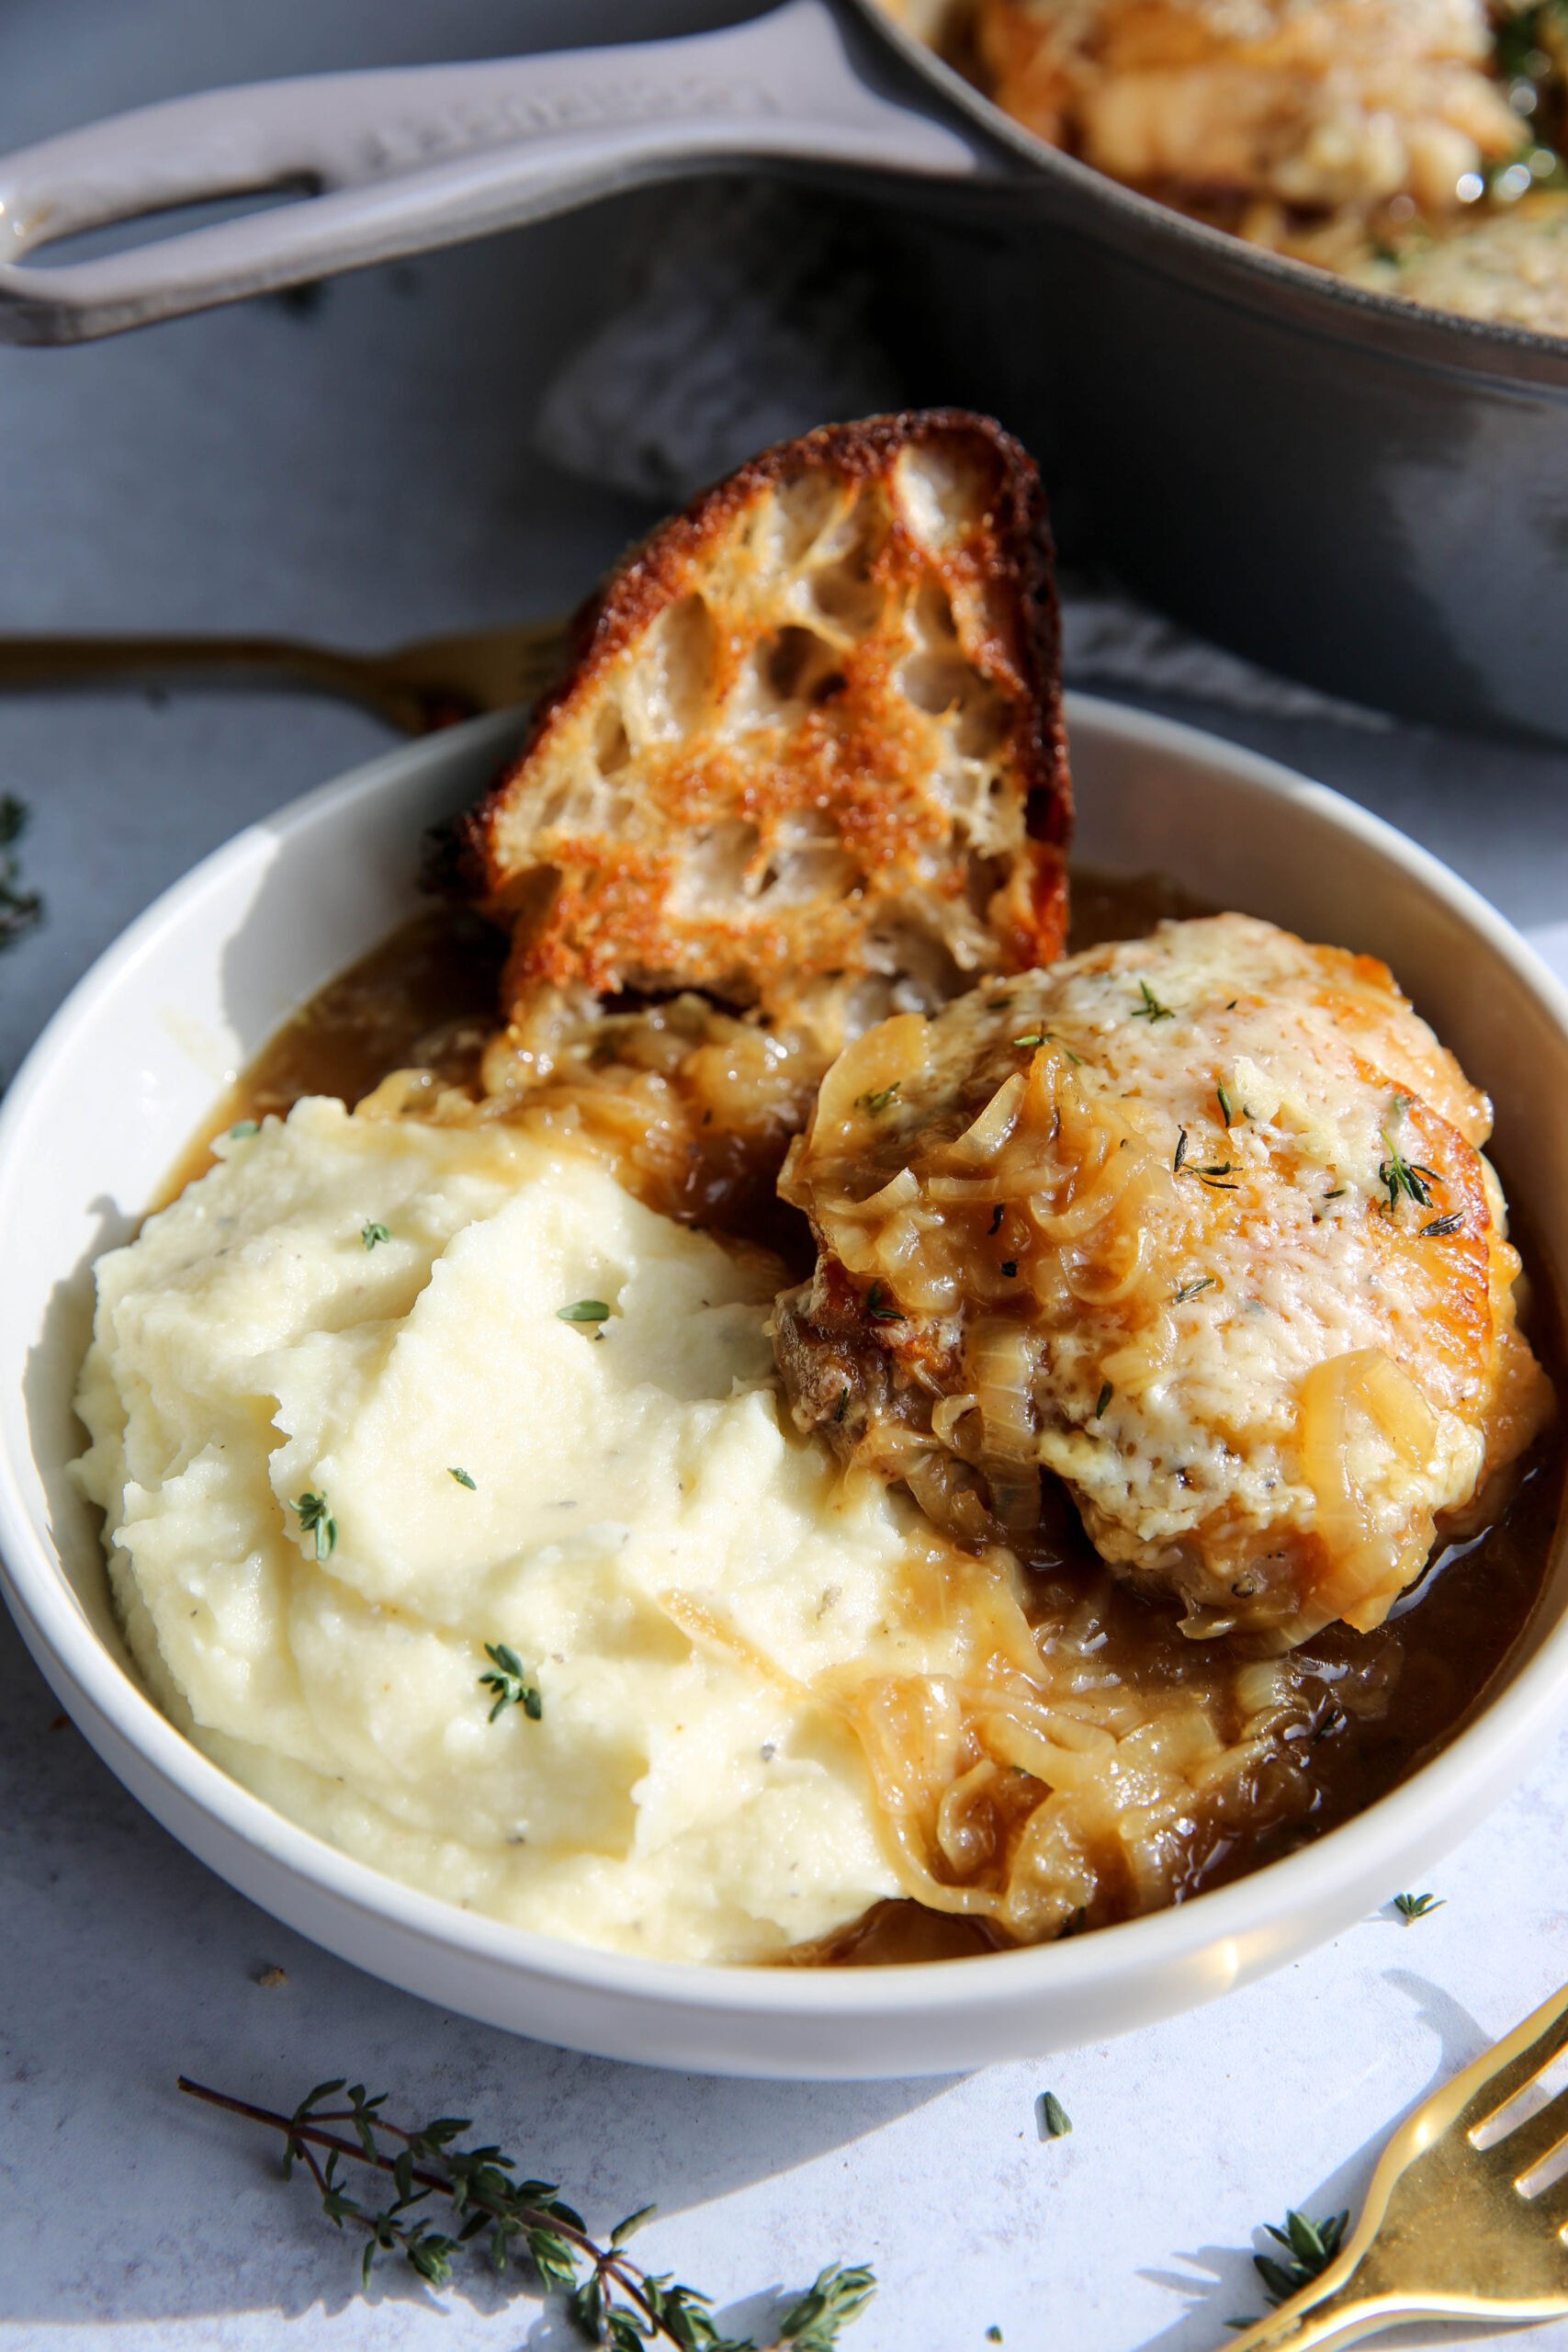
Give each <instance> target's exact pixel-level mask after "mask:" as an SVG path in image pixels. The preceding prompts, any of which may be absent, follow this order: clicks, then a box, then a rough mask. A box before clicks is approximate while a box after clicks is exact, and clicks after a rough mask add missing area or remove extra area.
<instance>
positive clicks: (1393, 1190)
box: [1378, 1127, 1432, 1210]
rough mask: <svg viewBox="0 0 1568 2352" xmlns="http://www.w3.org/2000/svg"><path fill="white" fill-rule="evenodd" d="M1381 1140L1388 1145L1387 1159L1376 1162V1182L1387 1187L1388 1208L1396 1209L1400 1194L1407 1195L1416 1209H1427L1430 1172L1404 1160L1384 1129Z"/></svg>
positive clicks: (1429, 1202)
mask: <svg viewBox="0 0 1568 2352" xmlns="http://www.w3.org/2000/svg"><path fill="white" fill-rule="evenodd" d="M1382 1139H1383V1141H1384V1143H1385V1144H1387V1145H1388V1158H1387V1159H1382V1160H1380V1161H1379V1162H1378V1182H1379V1183H1380V1184H1385V1185H1386V1186H1387V1187H1388V1205H1389V1208H1390V1209H1391V1210H1393V1209H1396V1208H1397V1207H1398V1206H1399V1201H1400V1195H1401V1193H1408V1195H1409V1197H1410V1198H1411V1200H1413V1201H1414V1202H1415V1204H1416V1207H1417V1208H1421V1209H1429V1208H1430V1207H1431V1205H1432V1195H1431V1193H1429V1192H1428V1191H1427V1178H1428V1177H1429V1176H1430V1175H1431V1173H1432V1171H1431V1170H1430V1169H1429V1168H1423V1167H1422V1166H1421V1164H1420V1162H1419V1161H1418V1160H1416V1161H1412V1160H1408V1159H1405V1157H1404V1153H1403V1152H1401V1151H1400V1150H1398V1149H1397V1148H1396V1147H1395V1145H1394V1144H1393V1140H1392V1139H1391V1137H1390V1136H1389V1133H1388V1130H1387V1128H1386V1127H1385V1128H1384V1130H1383V1138H1382Z"/></svg>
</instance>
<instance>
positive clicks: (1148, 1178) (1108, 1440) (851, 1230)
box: [777, 915, 1550, 1642]
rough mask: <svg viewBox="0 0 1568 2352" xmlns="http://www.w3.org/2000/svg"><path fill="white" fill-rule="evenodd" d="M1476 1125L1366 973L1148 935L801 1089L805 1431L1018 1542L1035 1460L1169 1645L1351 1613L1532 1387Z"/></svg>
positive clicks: (978, 997) (1363, 1622)
mask: <svg viewBox="0 0 1568 2352" xmlns="http://www.w3.org/2000/svg"><path fill="white" fill-rule="evenodd" d="M1490 1125H1491V1113H1490V1106H1489V1104H1488V1103H1487V1102H1486V1100H1485V1098H1484V1097H1483V1095H1481V1094H1479V1093H1478V1092H1477V1091H1476V1090H1475V1089H1474V1088H1473V1087H1472V1086H1471V1085H1470V1084H1469V1083H1468V1081H1467V1080H1466V1079H1465V1078H1464V1075H1463V1073H1462V1072H1461V1069H1459V1066H1458V1064H1457V1063H1456V1062H1455V1061H1454V1059H1453V1057H1452V1056H1451V1055H1450V1054H1449V1053H1448V1052H1446V1051H1445V1049H1444V1048H1443V1047H1442V1046H1440V1045H1439V1044H1438V1040H1437V1039H1436V1037H1435V1036H1434V1035H1433V1034H1432V1032H1431V1031H1430V1030H1429V1029H1428V1028H1427V1025H1426V1023H1424V1022H1422V1021H1421V1020H1419V1019H1418V1018H1417V1016H1416V1013H1415V1012H1414V1011H1413V1010H1412V1008H1411V1006H1410V1005H1409V1003H1408V1002H1407V1001H1406V1000H1405V999H1404V997H1403V996H1402V995H1401V994H1400V992H1399V990H1398V989H1397V988H1396V987H1395V986H1394V983H1393V978H1392V976H1391V975H1390V973H1389V971H1388V970H1387V967H1385V966H1383V965H1382V964H1380V963H1377V962H1375V961H1374V960H1373V959H1371V957H1367V956H1351V955H1348V954H1347V953H1345V952H1344V951H1342V950H1339V949H1336V948H1327V947H1312V946H1307V945H1305V944H1303V942H1302V941H1300V940H1299V939H1296V938H1293V937H1292V935H1291V934H1290V933H1285V932H1281V931H1278V930H1275V929H1274V928H1273V927H1272V926H1271V925H1269V924H1268V923H1263V922H1254V921H1252V920H1250V919H1249V918H1247V917H1245V916H1241V915H1221V916H1216V917H1213V918H1212V919H1208V920H1204V921H1201V922H1185V923H1166V924H1162V925H1161V926H1160V928H1159V929H1158V930H1157V931H1156V933H1154V934H1153V935H1152V936H1151V937H1149V938H1147V939H1144V940H1139V941H1135V942H1132V943H1128V944H1120V945H1114V946H1107V947H1101V948H1097V949H1094V950H1092V951H1090V952H1089V953H1088V954H1086V955H1081V956H1075V957H1073V958H1071V959H1070V960H1069V961H1067V962H1066V963H1064V964H1061V965H1058V966H1056V967H1055V968H1054V969H1052V970H1051V971H1049V972H1041V973H1036V974H1033V975H1032V976H1030V977H1029V978H1027V979H1024V980H1021V981H1016V980H1015V981H1012V982H1010V983H1001V982H996V983H992V984H989V985H987V987H986V988H985V989H980V990H977V991H976V993H975V994H974V995H972V996H971V997H968V998H966V999H964V1001H962V1002H961V1003H959V1004H957V1005H954V1006H953V1007H951V1008H950V1009H949V1010H947V1011H946V1012H942V1014H941V1015H939V1016H938V1017H936V1018H935V1019H933V1020H930V1021H928V1020H925V1019H922V1018H920V1017H919V1016H917V1015H908V1016H902V1017H900V1018H898V1019H896V1020H893V1021H889V1022H886V1023H883V1024H882V1025H881V1026H880V1027H879V1028H877V1029H875V1030H874V1031H872V1032H871V1033H870V1034H869V1035H867V1036H866V1037H864V1038H863V1039H862V1040H861V1041H860V1042H859V1043H858V1044H857V1045H856V1046H853V1047H852V1048H851V1049H850V1051H849V1052H847V1053H846V1054H845V1055H844V1056H843V1057H841V1058H840V1061H839V1062H838V1063H837V1064H836V1065H835V1066H834V1068H833V1069H832V1070H831V1071H830V1072H829V1076H828V1078H827V1080H825V1082H824V1085H823V1088H822V1091H821V1095H820V1098H819V1102H818V1108H817V1112H816V1115H815V1117H814V1119H813V1121H812V1124H811V1126H810V1128H809V1129H808V1130H807V1134H806V1136H804V1137H803V1138H802V1139H801V1140H800V1141H799V1143H797V1145H796V1146H795V1148H794V1150H793V1152H792V1156H791V1159H790V1160H789V1162H788V1163H787V1164H786V1169H785V1173H784V1181H783V1184H782V1187H781V1189H782V1190H783V1192H784V1195H785V1197H786V1198H788V1199H790V1200H793V1201H794V1202H795V1203H796V1204H798V1205H799V1206H801V1207H803V1208H805V1209H806V1210H807V1213H808V1214H809V1216H810V1217H811V1219H812V1223H813V1226H814V1228H815V1230H816V1232H817V1235H818V1241H819V1244H820V1251H821V1254H820V1258H819V1261H818V1272H817V1276H816V1279H815V1282H814V1283H813V1285H812V1286H811V1290H810V1294H809V1296H807V1297H796V1298H795V1299H794V1300H788V1301H785V1302H784V1303H783V1304H782V1306H781V1308H780V1310H779V1313H778V1321H777V1329H778V1344H779V1349H780V1359H781V1363H782V1365H783V1368H784V1376H785V1379H786V1382H787V1384H788V1385H789V1387H790V1389H791V1392H792V1395H793V1397H794V1401H795V1412H796V1418H797V1419H798V1420H800V1421H801V1422H802V1424H803V1425H813V1424H815V1425H820V1426H822V1427H824V1428H826V1429H827V1430H828V1431H829V1434H830V1435H832V1436H833V1437H834V1438H835V1441H836V1442H837V1443H838V1445H839V1447H840V1452H842V1453H845V1454H847V1455H849V1456H851V1457H852V1458H857V1459H860V1460H863V1461H866V1460H870V1461H874V1462H875V1463H876V1464H877V1465H878V1466H880V1467H881V1468H882V1469H883V1471H884V1474H885V1475H888V1476H898V1477H903V1478H907V1479H908V1482H909V1484H910V1486H911V1487H912V1488H913V1490H914V1491H915V1493H916V1494H917V1495H918V1496H919V1498H920V1499H921V1501H922V1502H924V1503H925V1505H926V1507H927V1509H928V1510H931V1513H932V1515H933V1516H934V1517H936V1518H937V1519H938V1520H939V1521H941V1522H942V1524H944V1525H945V1526H946V1527H948V1528H949V1529H950V1530H951V1531H952V1532H954V1533H956V1534H958V1535H959V1536H960V1537H961V1538H962V1539H963V1540H964V1541H967V1542H970V1543H972V1544H978V1543H984V1542H986V1541H987V1540H995V1538H996V1537H997V1536H998V1535H1001V1536H1003V1537H1005V1538H1006V1539H1008V1540H1009V1541H1010V1542H1011V1543H1012V1544H1014V1545H1015V1546H1017V1547H1018V1548H1020V1549H1021V1550H1023V1551H1024V1552H1025V1553H1026V1554H1027V1553H1028V1552H1029V1551H1030V1549H1031V1546H1032V1544H1033V1543H1034V1542H1035V1540H1036V1539H1037V1535H1038V1531H1039V1528H1040V1522H1041V1510H1042V1479H1041V1473H1042V1472H1046V1473H1055V1475H1056V1476H1058V1477H1059V1478H1060V1479H1062V1480H1063V1481H1065V1482H1066V1487H1067V1488H1068V1489H1069V1491H1070V1492H1071V1494H1072V1496H1073V1498H1074V1499H1075V1500H1076V1502H1077V1506H1078V1509H1079V1511H1080V1512H1081V1514H1082V1517H1083V1520H1084V1523H1085V1525H1086V1527H1087V1529H1088V1531H1089V1535H1090V1537H1091V1538H1092V1540H1093V1542H1094V1544H1095V1545H1096V1547H1097V1549H1098V1550H1099V1551H1100V1554H1101V1555H1103V1557H1104V1558H1106V1559H1107V1560H1108V1561H1110V1562H1111V1564H1112V1565H1113V1566H1116V1567H1117V1568H1119V1569H1120V1570H1122V1572H1124V1573H1126V1574H1129V1575H1131V1576H1132V1577H1134V1578H1135V1579H1137V1580H1139V1581H1143V1582H1146V1583H1149V1584H1153V1585H1158V1586H1160V1587H1163V1588H1168V1589H1170V1590H1172V1591H1174V1592H1175V1593H1176V1594H1178V1595H1179V1597H1180V1598H1181V1599H1182V1600H1184V1601H1185V1603H1186V1606H1187V1611H1188V1617H1187V1625H1188V1630H1189V1631H1190V1632H1192V1633H1195V1634H1210V1633H1220V1632H1226V1631H1229V1630H1231V1629H1232V1628H1235V1627H1238V1626H1240V1627H1247V1628H1251V1629H1257V1630H1259V1631H1261V1632H1264V1633H1266V1634H1269V1635H1271V1636H1272V1637H1274V1638H1275V1639H1278V1640H1286V1641H1292V1642H1293V1641H1299V1640H1301V1639H1303V1638H1304V1637H1305V1636H1306V1635H1307V1634H1310V1633H1312V1632H1314V1631H1315V1630H1316V1629H1317V1628H1318V1627H1319V1626H1321V1625H1323V1624H1325V1623H1327V1622H1329V1621H1330V1620H1332V1619H1336V1618H1343V1619H1345V1620H1347V1621H1348V1623H1350V1624H1352V1625H1354V1626H1356V1627H1358V1628H1361V1629H1366V1628H1369V1627H1371V1626H1374V1625H1376V1624H1378V1623H1381V1622H1382V1618H1383V1617H1384V1616H1385V1615H1386V1613H1387V1611H1388V1610H1389V1608H1390V1606H1391V1605H1392V1603H1393V1600H1395V1599H1396V1598H1397V1596H1398V1594H1399V1593H1400V1592H1401V1591H1402V1590H1403V1589H1404V1588H1405V1587H1406V1586H1407V1585H1408V1584H1409V1583H1410V1582H1411V1581H1412V1580H1413V1579H1414V1578H1415V1577H1416V1576H1418V1575H1419V1574H1420V1572H1421V1569H1422V1568H1423V1566H1425V1564H1426V1562H1427V1558H1428V1556H1429V1554H1430V1552H1431V1549H1432V1545H1433V1542H1434V1536H1435V1532H1436V1529H1437V1525H1438V1521H1439V1519H1440V1518H1441V1517H1443V1515H1445V1514H1452V1513H1454V1512H1456V1511H1458V1510H1461V1509H1462V1508H1463V1507H1465V1506H1466V1505H1468V1504H1470V1503H1471V1502H1472V1500H1473V1499H1474V1498H1475V1497H1476V1495H1477V1493H1478V1491H1479V1490H1480V1489H1481V1487H1483V1484H1484V1483H1485V1482H1486V1480H1487V1479H1488V1478H1489V1477H1490V1476H1491V1475H1492V1474H1493V1473H1494V1472H1495V1471H1496V1470H1498V1469H1499V1468H1500V1467H1501V1466H1502V1465H1504V1464H1506V1463H1508V1462H1510V1461H1512V1460H1513V1459H1514V1458H1515V1457H1516V1456H1517V1453H1519V1452H1520V1451H1521V1449H1522V1448H1523V1447H1524V1446H1525V1444H1527V1443H1528V1442H1529V1439H1530V1437H1531V1436H1532V1435H1533V1434H1534V1432H1535V1430H1537V1429H1538V1427H1539V1426H1540V1422H1541V1420H1542V1419H1543V1417H1544V1414H1545V1412H1546V1409H1547V1407H1548V1402H1549V1396H1550V1392H1549V1389H1548V1387H1547V1384H1546V1382H1545V1380H1544V1377H1543V1375H1542V1374H1541V1373H1540V1369H1539V1367H1538V1365H1537V1364H1536V1363H1535V1360H1534V1358H1533V1356H1532V1355H1531V1353H1530V1351H1529V1347H1528V1346H1527V1344H1526V1343H1525V1341H1524V1340H1523V1339H1522V1338H1521V1336H1520V1335H1519V1333H1518V1331H1517V1328H1516V1321H1515V1303H1514V1295H1513V1284H1514V1281H1515V1277H1516V1275H1517V1272H1518V1260H1517V1255H1516V1253H1515V1251H1514V1250H1512V1249H1511V1248H1510V1247H1509V1245H1508V1242H1507V1240H1506V1216H1505V1209H1504V1203H1503V1198H1502V1193H1501V1192H1500V1189H1499V1187H1498V1184H1497V1180H1496V1177H1495V1174H1494V1172H1493V1170H1492V1169H1491V1167H1490V1166H1489V1165H1488V1163H1487V1161H1486V1160H1485V1159H1483V1156H1482V1153H1481V1151H1480V1149H1479V1147H1480V1145H1481V1144H1483V1142H1484V1141H1485V1139H1486V1136H1487V1135H1488V1133H1489V1132H1490Z"/></svg>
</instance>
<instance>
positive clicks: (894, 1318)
mask: <svg viewBox="0 0 1568 2352" xmlns="http://www.w3.org/2000/svg"><path fill="white" fill-rule="evenodd" d="M886 1302H887V1294H886V1291H885V1290H884V1289H883V1287H882V1284H881V1283H872V1286H871V1289H870V1292H869V1293H868V1295H867V1297H866V1302H865V1311H866V1313H867V1314H868V1315H869V1316H870V1317H871V1319H872V1321H873V1322H874V1323H902V1321H903V1320H904V1311H903V1309H902V1307H898V1306H888V1305H887V1303H886Z"/></svg>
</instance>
